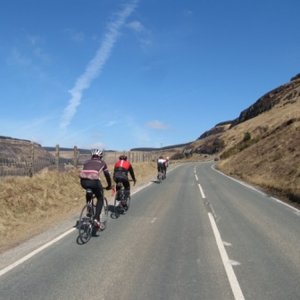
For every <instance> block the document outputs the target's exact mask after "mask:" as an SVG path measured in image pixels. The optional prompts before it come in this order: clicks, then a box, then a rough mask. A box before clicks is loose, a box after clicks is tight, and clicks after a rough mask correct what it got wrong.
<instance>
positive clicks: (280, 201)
mask: <svg viewBox="0 0 300 300" xmlns="http://www.w3.org/2000/svg"><path fill="white" fill-rule="evenodd" d="M211 169H212V170H214V171H216V172H218V173H219V174H221V175H223V176H225V177H227V178H229V179H231V180H233V181H235V182H237V183H239V184H241V185H243V186H245V187H247V188H249V189H250V190H253V191H256V192H257V193H259V194H261V195H263V196H265V197H268V195H267V194H266V193H264V192H262V191H260V190H258V189H256V188H255V187H253V186H251V185H250V184H248V183H245V182H243V181H241V180H238V179H235V178H233V177H230V176H228V175H226V174H225V173H223V172H221V171H220V170H217V169H216V168H215V167H214V165H212V166H211ZM270 199H272V200H274V201H276V202H277V203H279V204H281V205H284V206H286V207H287V208H290V209H292V210H293V211H294V212H296V214H298V213H300V210H299V209H298V208H296V207H294V206H292V205H289V204H287V203H285V202H283V201H282V200H280V199H277V198H275V197H270Z"/></svg>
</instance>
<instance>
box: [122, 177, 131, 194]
mask: <svg viewBox="0 0 300 300" xmlns="http://www.w3.org/2000/svg"><path fill="white" fill-rule="evenodd" d="M123 186H124V190H125V197H126V198H128V197H130V183H129V180H128V178H124V179H123Z"/></svg>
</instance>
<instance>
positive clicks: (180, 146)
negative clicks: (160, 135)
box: [130, 142, 192, 152]
mask: <svg viewBox="0 0 300 300" xmlns="http://www.w3.org/2000/svg"><path fill="white" fill-rule="evenodd" d="M190 144H192V142H189V143H184V144H178V145H169V146H165V147H160V148H151V147H139V148H132V149H130V151H146V152H151V151H155V152H157V151H163V150H173V149H174V148H182V147H186V146H188V145H190Z"/></svg>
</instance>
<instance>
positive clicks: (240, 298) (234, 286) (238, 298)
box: [208, 213, 245, 300]
mask: <svg viewBox="0 0 300 300" xmlns="http://www.w3.org/2000/svg"><path fill="white" fill-rule="evenodd" d="M208 217H209V220H210V223H211V227H212V229H213V232H214V235H215V239H216V242H217V246H218V249H219V252H220V255H221V258H222V262H223V265H224V268H225V271H226V274H227V277H228V280H229V283H230V286H231V290H232V292H233V295H234V299H235V300H244V299H245V297H244V295H243V292H242V290H241V287H240V284H239V282H238V280H237V278H236V276H235V273H234V270H233V268H232V262H233V261H231V260H229V258H228V255H227V252H226V250H225V247H224V245H223V242H222V239H221V235H220V232H219V230H218V227H217V224H216V222H215V219H214V217H213V216H212V214H211V213H208Z"/></svg>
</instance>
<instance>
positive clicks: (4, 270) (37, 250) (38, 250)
mask: <svg viewBox="0 0 300 300" xmlns="http://www.w3.org/2000/svg"><path fill="white" fill-rule="evenodd" d="M151 184H152V182H149V183H147V184H145V185H142V186H141V187H139V188H137V189H136V190H135V191H133V192H132V194H131V195H134V194H136V193H138V192H139V191H141V190H142V189H144V188H146V187H147V186H149V185H151ZM74 230H76V228H71V229H69V230H67V231H66V232H64V233H62V234H61V235H59V236H58V237H56V238H54V239H53V240H51V241H49V242H48V243H46V244H44V245H42V246H41V247H39V248H37V249H35V250H33V251H31V252H30V253H28V254H27V255H25V256H23V257H22V258H20V259H19V260H17V261H15V262H14V263H12V264H10V265H8V266H6V267H4V268H3V269H2V270H0V277H1V276H2V275H4V274H5V273H7V272H8V271H10V270H12V269H14V268H15V267H17V266H19V265H20V264H22V263H23V262H25V261H27V260H28V259H30V258H31V257H33V256H34V255H36V254H38V253H39V252H41V251H43V250H44V249H46V248H48V247H49V246H51V245H53V244H54V243H56V242H57V241H59V240H61V239H62V238H64V237H65V236H67V235H68V234H70V233H71V232H73V231H74Z"/></svg>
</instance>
